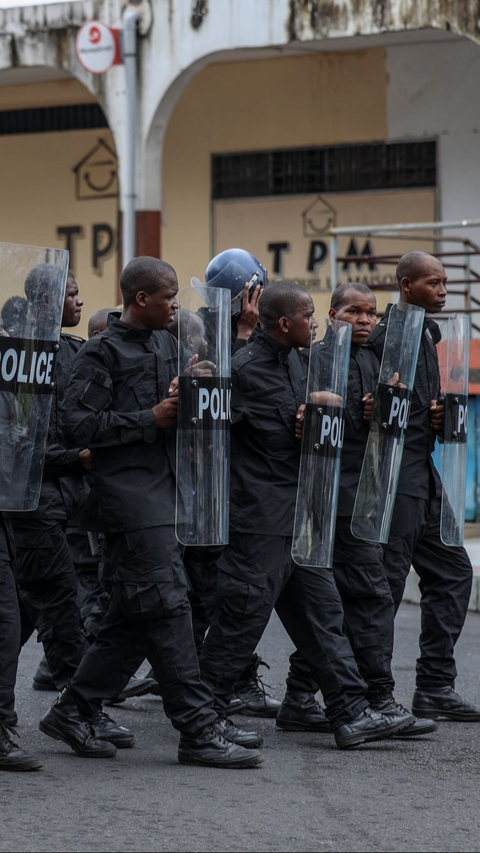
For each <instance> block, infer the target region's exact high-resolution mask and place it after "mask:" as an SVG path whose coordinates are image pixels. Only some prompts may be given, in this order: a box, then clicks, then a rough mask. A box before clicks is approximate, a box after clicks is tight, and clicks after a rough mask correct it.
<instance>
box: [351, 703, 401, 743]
mask: <svg viewBox="0 0 480 853" xmlns="http://www.w3.org/2000/svg"><path fill="white" fill-rule="evenodd" d="M408 725H409V723H405V720H391V719H389V718H388V717H384V716H383V714H378V713H377V712H376V711H372V709H371V708H365V710H364V711H362V712H361V713H360V714H357V716H356V717H355V718H354V719H353V720H351V721H350V722H349V723H345V725H343V726H340V728H339V729H337V730H336V731H335V741H336V744H337V746H338V748H339V749H351V748H352V747H354V746H359V745H360V744H361V743H370V742H371V741H374V740H383V738H388V737H392V735H395V734H397V732H400V731H402V729H405V728H407V726H408Z"/></svg>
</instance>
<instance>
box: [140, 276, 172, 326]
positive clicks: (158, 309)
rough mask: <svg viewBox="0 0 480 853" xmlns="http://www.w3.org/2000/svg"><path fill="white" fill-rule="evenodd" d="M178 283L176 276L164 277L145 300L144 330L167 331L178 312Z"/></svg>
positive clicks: (145, 296) (145, 295)
mask: <svg viewBox="0 0 480 853" xmlns="http://www.w3.org/2000/svg"><path fill="white" fill-rule="evenodd" d="M177 293H178V281H177V277H176V276H173V275H171V276H165V278H164V279H163V281H162V282H161V283H160V284H159V287H158V289H157V290H155V292H154V293H148V294H143V296H144V298H145V314H144V318H143V319H144V322H145V328H146V329H169V328H170V327H171V326H172V325H173V321H174V319H175V313H176V311H177V310H178V307H179V305H178V300H177Z"/></svg>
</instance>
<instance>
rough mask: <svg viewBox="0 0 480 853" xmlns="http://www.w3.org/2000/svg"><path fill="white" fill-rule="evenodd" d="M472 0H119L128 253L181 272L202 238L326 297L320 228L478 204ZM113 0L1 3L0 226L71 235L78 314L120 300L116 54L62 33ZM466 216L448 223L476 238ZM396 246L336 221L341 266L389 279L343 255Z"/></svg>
mask: <svg viewBox="0 0 480 853" xmlns="http://www.w3.org/2000/svg"><path fill="white" fill-rule="evenodd" d="M473 5H474V4H471V3H469V2H467V0H465V2H463V0H460V2H459V1H458V0H457V2H453V0H452V2H447V0H442V2H440V0H428V2H427V0H424V2H422V0H416V2H413V0H411V2H408V0H402V2H400V0H397V2H394V0H390V2H388V0H386V2H382V3H378V2H375V3H373V2H358V0H356V2H353V0H350V2H349V0H336V2H332V3H328V4H325V3H323V2H320V0H318V2H315V0H308V2H307V0H260V2H258V0H151V2H147V0H142V2H141V3H139V4H138V5H134V6H131V7H129V8H133V9H134V10H135V11H136V12H137V13H138V35H137V52H138V58H137V88H136V95H137V115H138V120H137V123H136V127H135V142H136V156H135V163H136V171H135V207H136V253H137V254H143V253H145V254H152V255H161V256H162V257H163V258H165V259H166V260H168V261H169V262H170V263H172V264H173V266H174V267H175V268H176V269H177V271H178V275H179V280H180V283H181V285H187V284H188V283H189V281H190V277H191V276H192V275H196V276H198V277H200V278H201V277H202V275H203V274H204V270H205V267H206V265H207V263H208V260H209V259H210V257H211V256H212V255H213V254H214V253H216V252H217V251H220V250H222V249H224V248H227V247H229V246H232V245H239V246H242V247H245V248H248V249H249V250H250V251H252V252H253V253H254V254H256V255H257V256H258V257H259V258H260V260H261V261H262V263H263V264H264V265H265V266H266V267H267V268H268V269H269V272H270V275H271V277H274V278H279V277H288V278H294V279H296V280H299V281H300V282H302V283H303V284H304V286H305V287H306V288H307V289H308V290H309V291H310V292H311V293H312V296H313V297H314V300H315V302H316V306H317V311H318V313H319V314H323V313H325V310H326V306H327V304H328V298H329V297H328V294H329V291H330V287H331V269H330V253H331V239H330V236H329V234H328V230H329V228H330V227H332V226H338V227H347V226H348V227H350V226H352V227H354V226H359V225H362V226H366V225H382V224H392V223H402V222H422V221H423V222H425V221H434V220H439V219H441V220H460V219H462V220H463V219H476V218H480V206H479V203H478V198H479V195H480V194H479V190H480V137H479V129H480V91H479V87H478V85H477V80H478V79H480V46H479V44H478V43H477V41H478V39H479V33H478V22H477V18H476V16H475V14H474V10H473ZM123 14H124V7H123V6H122V4H121V3H120V2H119V0H99V1H98V2H92V0H78V2H72V3H59V4H52V5H48V6H29V7H23V8H18V9H7V10H0V177H1V180H0V185H1V187H2V201H3V204H2V206H1V208H0V239H1V240H2V241H4V242H24V243H33V244H41V245H49V246H58V247H67V248H69V249H70V252H71V263H72V267H73V269H74V271H75V273H76V275H77V278H78V281H79V283H80V284H81V287H82V294H83V296H84V298H85V303H86V306H85V315H86V316H88V315H89V314H91V313H92V312H93V311H94V310H96V309H97V308H100V307H105V306H109V305H112V304H115V302H116V301H117V299H118V291H117V281H118V272H119V268H121V254H122V253H121V219H122V210H123V209H124V202H125V199H124V196H123V195H122V192H123V191H124V187H125V174H126V171H125V170H126V168H127V167H126V154H125V144H126V143H125V140H126V132H127V128H126V103H125V69H124V66H123V65H121V64H120V65H115V66H113V67H112V68H111V69H110V70H109V71H108V72H107V73H105V74H103V75H95V74H91V73H89V72H87V71H86V70H85V69H84V68H83V67H82V65H81V64H80V62H79V60H78V58H77V55H76V50H75V40H76V36H77V33H78V30H79V28H80V26H81V25H82V24H83V23H85V22H86V21H90V20H101V21H103V22H105V23H107V24H108V25H109V26H111V27H114V28H121V27H122V20H123ZM479 231H480V229H478V230H477V229H471V230H470V231H468V230H467V231H466V232H465V233H466V234H467V235H468V236H469V237H470V238H471V239H472V240H473V241H477V242H478V243H480V233H479ZM431 246H432V243H431V242H429V241H428V240H425V241H424V242H417V243H415V247H420V248H422V247H423V248H426V249H427V250H428V248H430V247H431ZM409 248H412V245H411V244H409V243H408V241H401V240H385V239H383V240H381V241H377V240H376V238H372V239H368V240H367V239H365V238H363V237H349V236H346V237H344V238H342V240H341V241H340V247H339V249H340V254H341V255H342V256H343V257H345V258H346V260H344V261H342V263H341V264H340V265H339V271H340V279H341V280H347V279H348V278H352V277H355V278H356V277H359V278H360V279H362V280H366V281H374V282H375V283H377V284H379V283H382V284H384V286H385V287H386V288H388V286H389V284H392V286H393V287H394V284H393V271H394V270H393V266H392V264H390V265H389V264H387V263H383V264H382V263H381V262H378V263H374V264H372V263H370V264H369V263H366V262H365V263H363V262H362V260H361V257H360V256H362V255H363V254H365V253H372V252H373V254H376V255H388V254H389V253H396V254H398V253H399V252H400V251H403V250H407V249H409ZM349 257H355V258H356V260H354V261H349V260H348V258H349ZM473 265H474V264H473ZM478 268H479V270H480V260H479V263H478ZM389 295H390V294H389V292H388V289H386V290H385V291H382V292H381V294H380V301H381V304H384V303H385V302H386V301H387V300H388V298H389ZM82 329H83V330H84V326H83V327H82Z"/></svg>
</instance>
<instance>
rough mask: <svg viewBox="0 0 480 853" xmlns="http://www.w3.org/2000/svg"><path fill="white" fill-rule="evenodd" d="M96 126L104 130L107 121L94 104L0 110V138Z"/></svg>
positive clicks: (88, 128) (99, 108)
mask: <svg viewBox="0 0 480 853" xmlns="http://www.w3.org/2000/svg"><path fill="white" fill-rule="evenodd" d="M99 127H108V122H107V119H106V118H105V115H104V113H103V110H102V109H101V107H99V106H98V104H71V105H69V106H64V107H45V108H43V107H42V108H41V109H29V110H2V111H0V136H14V135H18V134H24V133H51V132H53V131H60V130H90V129H92V128H99Z"/></svg>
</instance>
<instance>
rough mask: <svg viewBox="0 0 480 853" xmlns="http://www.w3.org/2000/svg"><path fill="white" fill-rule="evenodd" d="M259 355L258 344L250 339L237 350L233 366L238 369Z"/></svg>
mask: <svg viewBox="0 0 480 853" xmlns="http://www.w3.org/2000/svg"><path fill="white" fill-rule="evenodd" d="M257 356H258V344H256V343H255V342H252V341H248V342H247V345H246V346H245V347H242V348H241V349H239V350H237V352H236V353H235V354H234V355H233V357H232V367H235V368H236V369H237V370H239V369H240V368H242V367H243V366H244V365H245V364H248V363H249V362H251V361H253V359H255V358H256V357H257Z"/></svg>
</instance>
